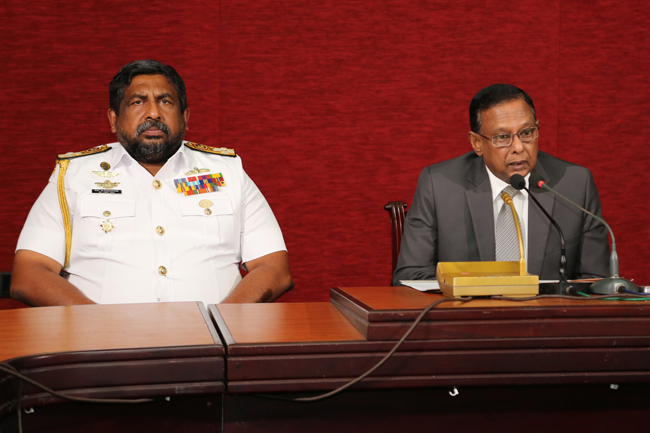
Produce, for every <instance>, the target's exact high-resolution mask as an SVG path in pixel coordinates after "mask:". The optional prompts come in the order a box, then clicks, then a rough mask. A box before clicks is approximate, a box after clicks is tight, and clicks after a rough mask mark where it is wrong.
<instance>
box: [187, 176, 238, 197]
mask: <svg viewBox="0 0 650 433" xmlns="http://www.w3.org/2000/svg"><path fill="white" fill-rule="evenodd" d="M174 185H175V186H176V191H178V192H179V193H181V194H185V195H186V196H187V195H196V194H205V193H208V192H215V191H219V187H221V186H226V181H225V180H224V178H223V175H222V174H221V173H211V174H204V175H200V176H190V177H184V178H180V179H174Z"/></svg>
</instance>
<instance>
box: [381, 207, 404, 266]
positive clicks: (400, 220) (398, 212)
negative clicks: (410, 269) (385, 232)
mask: <svg viewBox="0 0 650 433" xmlns="http://www.w3.org/2000/svg"><path fill="white" fill-rule="evenodd" d="M407 206H408V205H407V204H406V203H404V202H403V201H391V202H389V203H388V204H387V205H386V206H384V209H385V210H387V211H388V214H389V216H390V229H391V230H390V233H391V239H392V241H393V272H392V273H394V272H395V267H396V266H397V257H399V248H400V245H401V243H402V233H403V232H404V218H405V217H406V207H407ZM392 273H391V275H392Z"/></svg>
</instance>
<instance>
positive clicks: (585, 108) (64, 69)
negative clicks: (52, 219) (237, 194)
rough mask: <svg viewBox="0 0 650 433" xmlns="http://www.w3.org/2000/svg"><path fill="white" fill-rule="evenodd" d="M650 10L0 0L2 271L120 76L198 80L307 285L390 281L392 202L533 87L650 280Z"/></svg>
mask: <svg viewBox="0 0 650 433" xmlns="http://www.w3.org/2000/svg"><path fill="white" fill-rule="evenodd" d="M648 18H650V3H645V2H638V1H636V0H622V1H612V0H602V1H598V2H593V1H578V0H576V1H561V0H552V1H549V2H538V1H532V0H522V1H519V2H509V1H505V0H501V1H496V0H488V1H484V2H476V1H468V0H457V1H453V2H451V1H417V0H386V1H381V2H378V1H371V0H356V1H353V0H340V1H332V0H323V1H320V2H299V1H277V0H255V1H252V0H239V1H223V2H203V1H200V2H199V1H187V2H173V1H168V0H161V1H159V2H156V3H155V5H153V4H151V5H149V4H134V3H133V2H126V1H115V2H109V3H106V2H99V1H87V2H79V3H78V4H75V3H74V2H57V1H54V0H43V1H39V2H36V4H34V3H33V2H24V1H17V0H4V1H3V2H2V4H0V20H1V22H0V30H1V31H0V35H2V36H0V37H1V42H0V62H1V64H0V86H1V87H0V90H1V92H0V110H2V112H1V115H0V126H1V127H2V131H3V134H2V135H3V137H2V143H1V146H2V151H3V163H2V170H0V179H1V184H2V190H1V191H0V194H1V195H0V197H1V199H2V203H3V206H2V207H1V208H0V227H1V230H0V271H8V270H10V268H11V262H12V259H13V250H14V247H15V243H16V240H17V238H18V234H19V233H20V229H21V227H22V224H23V221H24V219H25V217H26V215H27V212H28V211H29V208H30V206H31V204H32V203H33V202H34V200H35V199H36V197H37V196H38V194H39V193H40V191H41V190H42V188H43V187H44V185H45V183H46V181H47V178H48V176H49V175H50V172H51V170H52V169H53V167H54V162H55V156H56V154H57V153H62V152H67V151H73V150H74V151H76V150H82V149H86V148H89V147H92V146H96V145H98V144H102V143H107V142H111V141H114V137H113V136H112V135H111V133H110V130H109V127H108V122H107V120H106V111H107V109H108V83H109V81H110V80H111V78H112V76H113V75H114V74H115V73H116V72H117V71H118V70H119V68H120V67H121V66H122V65H124V64H126V63H128V62H130V61H132V60H136V59H141V58H153V59H157V60H159V61H161V62H163V63H168V64H171V65H172V66H174V67H175V68H176V69H177V70H178V71H179V73H180V74H181V75H182V76H183V78H184V79H185V82H186V84H187V88H188V89H187V90H188V101H189V105H190V108H191V110H192V116H191V119H190V123H189V126H190V129H189V131H188V134H187V136H186V137H187V138H188V139H190V140H192V141H196V142H199V143H205V144H208V145H213V146H226V147H232V148H234V149H235V150H236V151H237V153H238V154H239V155H241V156H242V158H243V160H244V167H245V168H246V170H247V171H248V173H249V174H250V176H251V177H252V178H253V179H254V180H255V182H256V183H257V184H258V186H259V187H260V189H261V190H262V192H263V193H264V194H265V196H266V197H267V199H268V200H269V202H270V203H271V206H272V207H273V209H274V211H275V213H276V216H277V218H278V220H279V222H280V225H281V226H282V228H283V232H284V235H285V239H286V242H287V246H288V248H289V254H290V258H291V266H292V271H293V275H294V279H295V281H296V288H295V289H294V291H293V292H291V293H289V294H287V295H286V296H285V297H283V298H282V299H283V300H285V301H325V300H328V299H329V288H330V287H333V286H376V285H377V286H381V285H387V284H388V283H389V281H390V265H391V262H390V237H389V231H390V226H389V220H388V214H387V213H386V212H385V211H384V210H383V205H384V204H385V203H386V202H388V201H390V200H404V201H407V202H409V203H410V202H411V199H412V197H413V192H414V191H415V185H416V180H417V177H418V175H419V173H420V171H421V169H422V168H423V167H425V166H427V165H430V164H433V163H435V162H439V161H442V160H445V159H448V158H451V157H454V156H457V155H460V154H462V153H464V152H467V151H469V150H470V146H469V143H468V142H467V139H466V133H467V131H468V130H469V121H468V114H467V111H468V110H467V108H468V105H469V101H470V99H471V98H472V96H473V95H474V93H476V92H477V91H478V90H479V89H481V88H483V87H485V86H487V85H489V84H493V83H496V82H505V83H511V84H514V85H517V86H519V87H522V88H523V89H525V90H526V91H527V92H528V93H529V94H530V95H531V96H532V98H533V99H534V101H535V104H536V108H537V114H538V118H539V119H540V123H541V125H542V133H541V136H540V148H541V149H542V150H544V151H546V152H549V153H551V154H553V155H556V156H558V157H560V158H562V159H566V160H569V161H572V162H576V163H578V164H581V165H584V166H587V167H589V168H591V169H592V171H593V173H594V176H595V179H596V184H597V185H598V187H599V190H600V193H601V200H602V202H603V207H604V216H605V218H606V219H607V220H608V222H609V223H610V225H611V226H612V228H613V230H614V232H615V234H616V236H617V238H616V239H617V245H618V248H619V255H620V259H621V273H622V274H623V275H624V276H625V277H627V278H633V279H635V280H636V281H637V282H639V283H644V284H650V271H648V270H647V269H648V266H647V265H646V263H645V262H646V260H647V259H648V258H649V256H650V254H649V252H650V247H649V246H648V242H649V241H650V229H648V224H647V221H648V216H647V215H648V214H649V212H650V205H649V204H648V197H649V194H648V192H647V190H645V188H644V187H643V186H642V183H641V182H642V179H643V177H644V175H643V173H644V172H645V167H646V164H647V161H648V159H649V157H650V150H649V148H650V147H649V146H648V144H647V141H648V139H647V132H646V128H645V125H646V123H647V117H648V115H647V113H648V112H649V111H650V102H649V101H648V96H649V95H650V92H649V85H648V79H647V78H646V75H647V71H648V70H650V68H649V67H650V57H649V55H648V51H647V47H648V41H649V38H650V31H649V30H648V26H647V21H648Z"/></svg>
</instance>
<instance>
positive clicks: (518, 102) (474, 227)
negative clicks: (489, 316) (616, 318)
mask: <svg viewBox="0 0 650 433" xmlns="http://www.w3.org/2000/svg"><path fill="white" fill-rule="evenodd" d="M469 111H470V125H471V129H472V130H471V131H470V132H469V133H468V134H467V137H468V139H469V141H470V143H471V144H472V148H473V152H470V153H467V154H465V155H462V156H460V157H457V158H454V159H451V160H448V161H444V162H441V163H438V164H434V165H431V166H429V167H427V168H425V169H424V170H423V171H422V173H421V174H420V178H419V180H418V185H417V190H416V191H415V196H414V198H413V204H412V206H411V207H410V209H409V210H408V213H407V216H406V221H405V223H404V235H403V237H402V244H401V249H400V255H399V259H398V262H397V267H396V269H395V273H394V274H393V284H394V285H399V281H400V280H428V279H435V277H436V266H437V264H438V262H439V261H440V262H462V261H493V260H495V221H496V216H497V215H498V211H499V210H500V207H501V206H503V200H502V199H501V198H500V192H501V190H502V189H503V188H504V187H505V186H507V185H508V182H509V180H510V177H511V176H512V175H513V174H516V173H518V174H520V175H522V176H524V178H525V179H526V181H528V179H529V177H530V173H531V172H534V173H538V174H539V175H541V176H542V178H543V179H544V180H545V181H546V182H547V184H548V185H549V186H550V187H551V188H553V189H555V190H556V191H558V192H560V193H561V194H563V195H564V196H566V197H568V198H569V199H571V200H572V201H574V202H575V203H577V204H579V205H580V206H582V207H584V208H585V209H587V210H589V211H590V212H593V213H594V214H596V215H599V216H601V206H600V199H599V197H598V190H597V189H596V185H595V183H594V180H593V177H592V175H591V172H590V171H589V170H588V169H586V168H584V167H580V166H578V165H575V164H572V163H569V162H566V161H563V160H561V159H558V158H555V157H553V156H551V155H548V154H546V153H544V152H539V151H538V137H539V120H537V117H536V115H535V107H534V104H533V101H532V99H531V98H530V96H528V95H527V94H526V92H524V91H523V90H521V89H519V88H517V87H514V86H511V85H506V84H495V85H492V86H489V87H486V88H485V89H482V90H481V91H479V92H478V93H477V94H476V96H474V98H473V99H472V102H471V104H470V110H469ZM531 192H532V193H533V194H535V197H536V198H537V199H538V200H539V201H540V202H541V204H542V206H544V208H545V209H546V210H547V211H548V212H549V213H550V214H551V215H552V216H553V218H555V220H556V221H557V222H558V224H559V225H560V226H561V227H562V231H563V233H564V237H565V240H566V250H567V268H566V269H567V276H568V278H569V279H576V278H587V277H605V276H608V275H609V244H608V242H607V232H606V229H605V227H604V226H603V225H602V224H601V223H599V222H598V221H596V220H595V219H594V218H592V217H590V216H588V215H586V214H584V213H583V212H581V211H580V210H579V209H577V208H575V207H574V206H571V205H570V204H568V203H566V202H564V200H562V199H559V198H556V197H555V195H553V194H551V193H550V192H548V191H543V190H539V189H537V190H536V189H532V190H531ZM513 201H514V202H515V207H517V208H518V209H517V213H518V214H519V218H520V221H521V222H522V229H523V230H522V231H523V235H524V247H525V251H526V256H527V266H528V272H529V273H531V274H535V275H539V277H540V279H542V280H557V279H558V278H559V264H560V238H559V235H558V233H557V230H556V229H555V228H554V227H552V225H551V223H550V222H549V220H548V219H547V218H546V217H545V216H544V215H543V213H542V212H541V210H540V209H539V208H538V207H537V206H536V205H535V204H534V203H533V204H531V203H530V201H531V200H529V198H528V195H527V193H526V192H525V191H523V190H522V191H520V192H519V193H518V194H516V196H515V197H513Z"/></svg>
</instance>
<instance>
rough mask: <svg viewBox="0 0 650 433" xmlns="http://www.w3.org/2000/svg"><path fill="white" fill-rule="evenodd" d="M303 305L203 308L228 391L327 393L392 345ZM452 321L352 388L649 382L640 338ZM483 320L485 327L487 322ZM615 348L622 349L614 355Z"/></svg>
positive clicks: (649, 366)
mask: <svg viewBox="0 0 650 433" xmlns="http://www.w3.org/2000/svg"><path fill="white" fill-rule="evenodd" d="M309 305H311V304H307V305H295V304H275V305H255V306H252V305H239V306H236V307H233V306H227V305H219V306H210V312H211V314H212V315H213V317H214V318H215V320H216V322H217V323H218V324H219V325H218V327H219V329H220V330H221V332H223V334H224V341H225V342H226V350H227V363H228V381H229V383H228V391H229V392H233V393H248V392H270V391H306V390H328V389H333V388H336V387H337V386H339V385H342V384H344V383H346V382H347V381H349V380H351V379H352V378H354V377H356V376H358V375H360V374H362V373H364V372H365V371H367V370H368V369H369V368H371V367H372V366H373V365H375V364H376V363H377V362H378V361H379V360H380V359H381V358H382V357H383V356H384V355H385V354H386V353H387V352H388V351H389V350H390V349H391V348H392V346H393V344H394V343H395V342H394V341H364V340H361V339H359V338H358V335H356V334H355V333H349V332H350V331H349V329H348V328H347V327H349V326H350V323H347V324H346V323H345V322H343V323H339V322H340V321H341V320H342V319H343V316H342V315H339V316H337V315H333V314H332V310H331V309H330V308H326V307H325V306H318V308H315V307H316V306H314V305H311V307H310V306H309ZM518 305H520V304H518ZM535 308H537V310H538V311H537V313H536V314H537V316H538V318H536V319H534V320H535V321H537V322H539V323H540V324H542V323H543V319H542V318H541V317H540V316H542V314H543V311H542V310H543V308H542V307H540V306H537V307H535ZM294 309H295V310H294ZM472 310H473V311H472V312H471V314H473V315H474V316H477V315H478V316H479V317H482V316H488V317H489V316H490V313H491V311H490V310H489V309H487V308H484V309H483V310H484V312H481V311H479V310H480V309H477V308H473V309H472ZM594 311H595V310H592V311H591V313H590V314H593V313H594ZM400 313H404V310H401V311H400ZM463 314H467V312H464V313H463ZM516 314H521V313H520V312H516ZM556 314H557V313H556V312H554V313H552V314H551V315H552V316H553V315H556ZM577 314H581V313H577ZM396 316H398V314H396ZM633 320H641V321H643V320H646V318H645V317H637V318H636V319H633ZM455 322H462V320H461V321H450V322H448V323H447V325H446V326H448V327H450V328H451V331H449V332H448V333H447V334H446V335H444V337H442V336H441V337H440V338H436V339H430V340H413V341H408V342H406V343H405V344H404V346H403V347H402V348H401V349H400V351H398V353H397V354H396V355H394V357H393V358H392V359H390V360H389V361H388V362H387V363H386V364H385V365H384V366H382V367H381V368H380V369H379V370H378V371H376V372H375V373H374V374H373V377H371V378H369V379H366V380H364V382H363V383H361V384H358V385H356V386H355V387H356V388H400V387H423V386H458V385H461V384H462V385H464V386H469V385H482V386H487V385H524V384H526V385H531V384H587V383H607V382H611V381H614V382H616V383H631V382H648V381H650V373H649V371H650V349H649V348H648V347H649V344H648V343H649V342H650V337H647V336H642V337H638V336H637V337H635V336H632V337H628V336H625V337H613V338H604V337H601V336H598V335H596V336H595V337H594V336H585V337H580V336H575V337H574V338H573V339H567V338H558V337H540V338H538V339H534V338H521V337H512V336H511V335H509V334H508V333H504V334H505V336H503V337H502V336H500V335H498V334H495V335H489V334H488V333H482V334H480V335H479V334H474V335H471V338H469V337H468V336H466V335H462V336H460V335H455V336H456V338H454V331H453V328H454V327H455V326H458V325H457V323H455ZM483 322H487V323H488V324H489V320H483ZM495 322H503V320H502V319H496V320H495ZM314 323H328V327H329V329H326V330H324V329H322V327H319V326H316V327H314V326H312V325H313V324H314ZM398 323H399V322H398ZM635 323H637V324H638V322H635ZM289 324H290V325H289ZM436 324H439V325H444V324H445V323H444V322H440V321H439V322H436ZM283 327H285V328H284V329H283ZM614 328H615V333H618V334H623V333H624V331H625V329H624V328H622V327H621V326H620V324H619V325H618V326H616V327H614ZM335 329H348V330H347V331H346V332H348V334H344V335H347V338H348V340H342V339H341V337H343V335H341V334H338V335H337V337H336V338H333V337H332V338H331V339H330V340H329V341H328V340H327V339H326V338H323V337H324V336H325V335H328V336H330V337H331V336H332V335H333V334H332V332H333V330H335ZM258 330H259V331H258ZM596 334H597V333H596ZM646 335H647V333H646ZM292 339H293V342H292ZM621 344H623V345H625V346H627V347H619V346H620V345H621Z"/></svg>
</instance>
